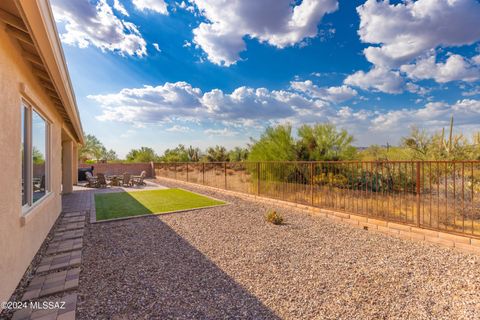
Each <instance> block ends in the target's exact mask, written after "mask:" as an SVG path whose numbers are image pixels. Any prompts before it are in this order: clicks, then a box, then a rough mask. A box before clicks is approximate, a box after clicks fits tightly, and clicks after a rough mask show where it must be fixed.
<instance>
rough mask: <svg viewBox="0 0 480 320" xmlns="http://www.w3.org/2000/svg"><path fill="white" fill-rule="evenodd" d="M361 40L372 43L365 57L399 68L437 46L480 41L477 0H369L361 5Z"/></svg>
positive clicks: (377, 64)
mask: <svg viewBox="0 0 480 320" xmlns="http://www.w3.org/2000/svg"><path fill="white" fill-rule="evenodd" d="M357 11H358V13H359V15H360V29H359V31H358V33H359V35H360V39H361V40H362V41H363V42H365V43H372V44H375V45H376V46H371V47H368V48H366V49H365V51H364V54H365V56H366V58H367V59H368V60H369V61H370V62H371V63H373V64H375V65H376V66H383V67H390V68H391V67H399V66H400V65H402V64H405V63H408V62H410V61H412V60H413V59H415V58H417V57H419V56H420V55H422V54H423V53H425V52H427V51H428V50H430V49H434V48H437V47H450V46H462V45H466V44H472V43H475V42H476V41H478V40H480V28H478V24H479V21H480V2H478V1H477V0H418V1H406V2H404V3H398V4H391V3H390V2H389V1H377V0H367V1H366V2H365V4H363V5H361V6H359V7H358V8H357Z"/></svg>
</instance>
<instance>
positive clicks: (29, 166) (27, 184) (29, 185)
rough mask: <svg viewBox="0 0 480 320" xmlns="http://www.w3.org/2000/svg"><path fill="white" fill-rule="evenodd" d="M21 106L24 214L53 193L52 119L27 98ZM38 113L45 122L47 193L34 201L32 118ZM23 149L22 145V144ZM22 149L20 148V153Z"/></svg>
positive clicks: (22, 101)
mask: <svg viewBox="0 0 480 320" xmlns="http://www.w3.org/2000/svg"><path fill="white" fill-rule="evenodd" d="M20 108H21V110H23V112H20V114H21V115H23V117H22V119H21V121H22V123H23V155H22V156H23V159H24V162H25V163H22V165H21V169H20V170H21V174H22V177H24V179H23V180H24V181H23V186H22V189H23V192H24V194H25V200H26V201H25V203H23V197H22V199H21V206H22V215H25V214H26V213H28V211H30V210H31V209H32V208H34V207H35V206H36V205H38V204H39V203H41V202H42V201H43V200H44V199H45V198H47V197H48V196H49V195H50V194H51V193H52V188H51V121H50V120H49V119H48V118H47V117H46V116H45V115H44V113H42V112H41V111H40V110H39V109H38V108H37V107H35V105H34V104H33V103H31V102H29V101H28V100H27V99H25V98H23V97H22V99H21V103H20ZM34 112H35V113H36V114H37V115H38V116H39V117H40V118H41V119H42V120H43V121H44V122H45V194H44V195H43V196H42V197H41V198H39V199H37V200H36V201H35V202H34V201H33V135H32V134H33V130H32V119H33V113H34ZM20 149H21V146H20ZM21 153H22V151H21V150H20V154H21Z"/></svg>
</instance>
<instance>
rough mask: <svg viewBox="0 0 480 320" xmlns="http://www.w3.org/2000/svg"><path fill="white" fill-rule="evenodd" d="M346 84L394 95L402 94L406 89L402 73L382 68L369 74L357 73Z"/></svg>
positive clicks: (374, 69) (346, 79)
mask: <svg viewBox="0 0 480 320" xmlns="http://www.w3.org/2000/svg"><path fill="white" fill-rule="evenodd" d="M344 83H345V84H348V85H351V86H355V87H359V88H362V89H364V90H370V89H373V90H375V91H380V92H385V93H393V94H398V93H402V92H403V90H404V87H405V83H404V80H403V78H402V76H401V75H400V72H398V71H392V70H388V69H385V68H382V67H374V68H372V69H371V70H370V71H368V72H364V71H357V72H355V73H354V74H351V75H349V76H348V77H346V78H345V80H344Z"/></svg>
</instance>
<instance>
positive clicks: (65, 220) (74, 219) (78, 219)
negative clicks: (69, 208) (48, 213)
mask: <svg viewBox="0 0 480 320" xmlns="http://www.w3.org/2000/svg"><path fill="white" fill-rule="evenodd" d="M82 221H85V215H83V216H76V217H71V218H65V217H63V218H62V219H61V220H60V223H61V224H64V223H72V222H82Z"/></svg>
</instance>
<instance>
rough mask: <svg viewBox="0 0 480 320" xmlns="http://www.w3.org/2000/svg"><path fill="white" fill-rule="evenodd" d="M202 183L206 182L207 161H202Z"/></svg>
mask: <svg viewBox="0 0 480 320" xmlns="http://www.w3.org/2000/svg"><path fill="white" fill-rule="evenodd" d="M202 184H205V162H203V163H202Z"/></svg>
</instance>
